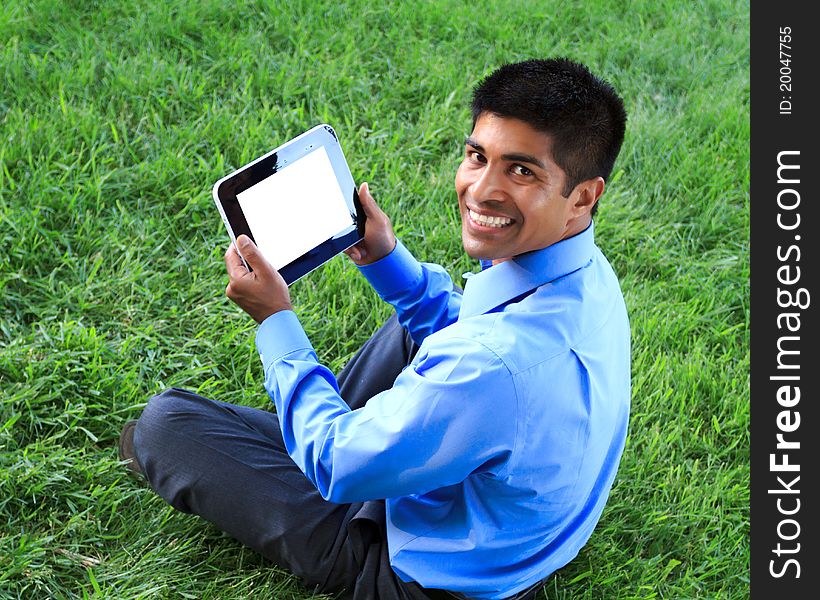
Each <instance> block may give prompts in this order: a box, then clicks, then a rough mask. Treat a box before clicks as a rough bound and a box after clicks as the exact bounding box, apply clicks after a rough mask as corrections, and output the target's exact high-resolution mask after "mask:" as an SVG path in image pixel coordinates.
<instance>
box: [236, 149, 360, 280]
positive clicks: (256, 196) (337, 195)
mask: <svg viewBox="0 0 820 600" xmlns="http://www.w3.org/2000/svg"><path fill="white" fill-rule="evenodd" d="M236 198H237V200H238V201H239V206H240V207H241V208H242V212H243V213H244V214H245V218H246V219H247V223H248V227H249V228H250V230H251V233H252V234H253V239H254V241H255V242H256V245H257V246H258V247H259V250H260V252H262V255H263V256H264V257H265V258H267V259H268V261H270V262H271V264H272V265H273V266H274V268H276V269H281V268H282V267H284V266H285V265H287V264H289V263H290V262H292V261H294V260H296V259H297V258H299V257H300V256H302V255H303V254H305V253H307V252H308V251H310V250H312V249H313V248H315V247H316V246H318V245H319V244H321V243H322V242H324V241H326V240H328V239H330V238H331V237H333V236H334V235H336V234H337V233H339V232H340V231H342V230H344V229H345V228H348V227H350V226H352V225H354V217H355V215H351V214H350V211H349V210H348V208H347V205H346V203H345V198H344V196H342V192H341V189H340V188H339V184H338V183H337V181H336V176H335V175H334V172H333V165H331V163H330V158H329V157H328V155H327V151H326V150H325V148H324V146H319V147H318V148H316V149H315V150H313V151H312V152H310V153H309V154H306V155H305V156H303V157H302V158H300V159H299V160H297V161H295V162H293V163H292V164H290V165H288V166H287V167H285V168H283V169H280V170H278V171H276V172H275V173H274V174H273V175H271V176H270V177H268V178H267V179H263V180H262V181H260V182H259V183H257V184H256V185H254V186H252V187H249V188H248V189H246V190H245V191H243V192H240V193H238V194H237V195H236ZM305 223H310V228H309V229H308V228H305V227H300V225H303V224H305ZM306 231H307V232H308V233H309V235H305V232H306Z"/></svg>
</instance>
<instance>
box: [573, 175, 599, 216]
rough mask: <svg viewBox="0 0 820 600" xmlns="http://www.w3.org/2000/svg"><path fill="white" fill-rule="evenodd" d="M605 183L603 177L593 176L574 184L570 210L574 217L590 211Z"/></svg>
mask: <svg viewBox="0 0 820 600" xmlns="http://www.w3.org/2000/svg"><path fill="white" fill-rule="evenodd" d="M605 185H606V184H605V183H604V178H603V177H593V178H592V179H587V180H586V181H582V182H581V183H579V184H578V185H576V186H575V190H574V192H575V193H574V194H573V196H574V198H573V200H574V202H573V205H572V211H573V213H574V215H575V216H576V217H580V216H582V215H584V214H590V213H591V212H592V209H593V208H594V207H595V204H596V203H597V202H598V198H600V197H601V194H603V193H604V187H605Z"/></svg>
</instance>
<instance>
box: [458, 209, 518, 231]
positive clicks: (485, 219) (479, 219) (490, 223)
mask: <svg viewBox="0 0 820 600" xmlns="http://www.w3.org/2000/svg"><path fill="white" fill-rule="evenodd" d="M467 210H468V211H469V215H470V219H472V220H473V221H475V222H476V223H478V224H479V225H483V226H484V227H498V228H500V227H507V226H508V225H512V222H513V220H512V219H510V218H509V217H491V216H489V215H480V214H478V213H477V212H475V211H474V210H472V209H467Z"/></svg>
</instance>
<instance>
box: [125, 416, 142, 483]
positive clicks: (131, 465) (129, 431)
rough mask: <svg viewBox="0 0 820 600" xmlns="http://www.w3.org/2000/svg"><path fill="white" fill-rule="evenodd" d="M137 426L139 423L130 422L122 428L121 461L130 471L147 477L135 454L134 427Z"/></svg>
mask: <svg viewBox="0 0 820 600" xmlns="http://www.w3.org/2000/svg"><path fill="white" fill-rule="evenodd" d="M136 426H137V421H136V420H133V421H128V422H127V423H126V424H125V425H123V427H122V431H121V432H120V460H121V461H123V462H125V461H127V462H125V466H126V468H128V470H130V471H132V472H134V473H136V474H138V475H143V476H144V475H145V472H144V471H143V470H142V465H140V464H139V462H138V461H137V456H136V455H135V454H134V427H136Z"/></svg>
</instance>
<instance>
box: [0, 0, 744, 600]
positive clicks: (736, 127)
mask: <svg viewBox="0 0 820 600" xmlns="http://www.w3.org/2000/svg"><path fill="white" fill-rule="evenodd" d="M555 55H564V56H569V57H571V58H574V59H577V60H580V61H582V62H585V63H586V64H588V65H589V66H590V67H591V69H592V70H593V71H594V72H596V73H598V74H600V75H602V76H603V77H605V78H606V79H608V80H609V81H611V82H612V83H613V85H615V87H616V88H617V89H618V90H619V91H620V92H621V93H622V95H623V97H624V100H625V103H626V107H627V111H628V113H629V124H628V128H627V137H626V141H625V143H624V148H623V151H622V153H621V156H620V158H619V160H618V162H617V164H616V166H615V171H614V172H613V176H612V178H611V180H610V182H609V183H608V186H607V190H606V192H605V194H604V196H603V198H602V200H601V205H600V209H599V212H598V216H597V219H596V236H597V242H598V245H599V246H600V247H601V248H602V249H603V251H604V252H605V254H606V255H607V256H608V257H609V259H610V261H611V263H612V265H613V267H614V268H615V271H616V272H617V273H618V275H619V277H620V279H621V283H622V287H623V290H624V295H625V298H626V302H627V306H628V309H629V313H630V319H631V325H632V331H633V404H632V417H631V422H630V434H629V438H628V440H627V446H626V450H625V453H624V457H623V462H622V464H621V468H620V471H619V474H618V477H617V479H616V482H615V485H614V488H613V490H612V495H611V498H610V501H609V503H608V505H607V508H606V510H605V512H604V514H603V517H602V519H601V521H600V523H599V525H598V528H597V529H596V531H595V532H594V534H593V536H592V538H591V539H590V541H589V543H588V544H587V546H586V547H585V548H584V549H583V550H582V551H581V553H580V554H579V555H578V557H577V558H576V559H575V560H574V561H572V562H571V563H570V564H569V565H567V566H566V567H565V568H563V569H561V570H560V571H558V572H557V573H556V574H555V575H554V576H553V577H552V578H551V579H550V580H549V582H548V584H547V585H546V587H545V589H544V591H543V593H542V594H540V595H539V598H541V599H543V598H549V599H567V600H568V599H582V598H583V599H612V598H698V599H700V598H720V599H723V598H730V599H735V598H737V599H741V598H746V597H748V595H749V573H748V569H749V539H748V538H749V464H748V463H749V400H748V398H749V241H748V239H749V169H748V164H749V4H748V2H722V1H718V0H704V1H695V2H688V3H680V2H673V1H671V0H657V1H652V2H649V1H642V0H621V1H614V0H613V1H606V0H596V1H590V2H547V1H542V2H534V1H533V2H524V1H506V2H503V1H488V2H483V3H467V2H455V1H449V2H412V3H411V2H406V3H404V2H392V3H384V4H382V3H372V2H367V1H365V0H350V1H344V2H341V1H340V2H329V1H327V2H319V1H294V2H264V1H256V2H250V1H243V2H227V1H225V2H213V1H210V0H202V1H200V2H195V3H194V2H176V1H174V2H159V1H157V2H144V1H139V0H137V1H131V2H124V1H113V0H112V1H110V2H103V1H100V2H86V1H80V0H72V1H68V0H66V1H64V2H53V1H42V0H40V1H22V0H10V1H9V2H5V3H4V6H3V8H2V9H0V86H1V87H0V248H1V249H2V251H1V252H0V523H2V525H0V598H25V599H41V598H106V599H107V598H114V599H132V598H216V599H232V598H295V599H305V598H310V597H312V596H311V593H310V592H308V591H306V590H305V589H304V588H303V587H301V585H300V584H299V582H298V581H297V580H296V579H295V578H293V577H291V576H289V575H288V574H286V573H284V572H283V571H281V570H278V569H276V568H274V567H272V566H270V565H269V564H267V563H265V562H264V561H263V560H262V559H260V558H259V557H257V556H256V555H254V553H253V552H251V551H249V550H246V549H243V548H242V547H241V546H240V545H239V544H238V543H237V542H235V541H234V540H232V539H230V538H228V537H226V536H224V535H222V534H220V533H219V532H218V531H217V530H215V529H214V528H213V527H211V526H210V525H208V524H207V523H205V522H203V521H201V520H199V519H197V518H195V517H191V516H188V515H183V514H180V513H176V512H174V511H173V510H172V509H170V508H168V507H167V506H166V505H165V504H164V503H163V501H161V500H160V499H159V498H157V497H156V496H154V495H153V493H152V492H150V490H148V489H147V488H145V487H144V486H141V485H140V484H139V483H138V482H137V481H136V480H134V479H132V478H130V477H129V476H127V475H126V471H125V469H124V468H123V467H122V465H120V464H119V462H118V460H117V451H116V441H117V436H118V434H119V430H120V428H121V426H122V424H123V422H124V421H125V420H127V419H129V418H133V417H135V416H136V415H138V414H139V412H140V410H141V408H142V407H143V406H144V404H145V402H146V400H147V398H148V397H150V396H151V395H152V394H154V393H156V392H158V391H160V390H162V389H164V388H166V387H169V386H182V387H187V388H190V389H193V390H195V391H197V392H199V393H202V394H205V395H208V396H211V397H214V398H217V399H220V400H225V401H231V402H236V403H242V404H247V405H252V406H258V407H264V406H268V404H269V402H268V399H267V397H266V396H265V393H264V390H263V387H262V372H261V365H260V363H259V360H258V357H257V355H256V352H255V349H254V345H253V334H254V325H253V323H252V321H251V320H250V319H249V318H248V317H246V316H245V315H244V313H242V312H241V311H240V310H239V309H238V308H237V307H236V306H235V305H233V304H232V303H231V302H230V301H228V300H227V299H226V298H225V296H224V288H225V284H226V283H227V277H226V275H225V273H224V266H223V264H222V254H223V252H224V250H225V247H226V245H227V239H228V238H227V234H226V232H225V230H224V227H223V225H222V222H221V220H220V218H219V215H218V213H217V211H216V208H215V206H214V203H213V200H212V198H211V186H212V185H213V183H214V182H215V181H216V180H217V179H219V178H220V177H222V176H223V175H225V174H227V173H228V172H230V171H231V170H233V169H234V168H236V167H238V166H240V165H243V164H245V163H246V162H248V161H250V160H251V159H253V158H255V157H257V156H259V155H260V154H262V153H264V152H266V151H268V150H270V149H272V148H273V147H274V146H276V145H278V144H279V143H281V142H283V141H284V140H286V139H288V138H289V137H292V136H293V135H296V134H298V133H300V132H302V131H304V130H306V129H308V128H309V127H312V126H313V125H315V124H317V123H321V122H326V123H330V124H331V125H333V126H334V127H335V128H336V131H337V133H338V135H339V138H340V140H341V142H342V145H343V147H344V149H345V155H346V157H347V159H348V162H349V164H350V167H351V170H352V172H353V176H354V178H355V179H356V181H357V182H361V181H365V180H367V181H369V182H370V184H371V190H372V192H373V194H374V196H375V197H376V199H377V201H379V203H380V204H381V206H382V207H383V208H384V210H385V211H386V212H387V213H388V214H389V215H390V216H391V218H392V220H393V223H394V224H395V226H396V230H397V233H398V235H399V236H400V237H401V239H402V240H403V241H404V242H405V244H406V245H407V246H408V247H409V248H410V249H411V250H412V251H413V252H414V253H415V254H416V255H417V256H419V257H420V258H422V259H423V260H427V261H431V262H437V263H440V264H442V265H443V266H444V267H445V268H446V269H447V270H448V272H450V273H451V274H452V275H453V277H454V278H458V279H459V280H460V276H461V274H462V273H464V272H466V271H470V270H475V269H476V267H477V265H476V264H475V263H474V262H473V261H472V260H470V259H469V257H467V256H466V255H465V254H464V253H463V251H462V248H461V244H460V239H459V235H458V232H459V229H458V228H459V225H458V220H459V219H458V214H457V210H456V202H455V194H454V191H453V177H454V174H455V169H456V166H457V164H458V162H459V160H460V156H461V153H462V143H463V139H464V136H465V135H466V134H468V133H469V126H470V119H469V112H468V102H469V97H470V92H471V88H472V86H473V85H475V83H476V82H477V81H478V80H479V79H480V78H481V77H482V76H483V75H485V74H487V73H488V72H489V71H491V70H492V69H493V68H495V67H497V66H499V65H500V64H502V63H503V62H507V61H514V60H519V59H524V58H529V57H545V56H555ZM291 292H292V297H293V300H294V304H295V305H296V307H297V308H296V310H297V314H298V315H299V317H300V319H301V321H302V323H303V324H304V326H305V329H306V331H307V332H308V335H309V336H310V338H311V340H312V342H313V344H314V346H315V347H316V349H317V352H318V353H319V355H320V358H321V359H322V360H323V361H324V362H325V363H326V364H327V365H328V366H329V367H331V368H332V369H334V370H338V369H340V368H341V366H342V365H343V364H344V363H345V361H346V360H347V359H348V358H349V357H350V356H351V355H352V353H353V352H354V351H355V349H356V348H357V347H358V346H359V345H360V344H361V343H362V342H363V341H364V340H366V339H367V337H368V336H369V335H370V333H372V331H373V330H375V328H376V327H377V326H378V325H379V324H380V323H381V322H382V321H383V320H384V319H385V318H387V316H388V315H389V311H390V308H389V307H388V306H386V305H384V304H382V303H381V302H380V301H379V300H378V299H377V298H376V296H375V294H374V293H373V292H372V290H371V289H370V288H369V286H368V285H367V284H366V282H365V281H364V279H363V278H362V277H361V276H360V275H359V274H358V272H357V270H356V269H355V268H354V267H353V266H352V264H350V263H349V261H348V260H347V259H345V258H344V257H343V256H339V257H336V258H335V259H333V260H332V261H331V262H329V263H328V264H326V265H325V266H323V267H321V268H320V269H319V270H317V271H315V272H314V273H312V274H311V275H309V276H308V277H307V278H305V279H303V280H301V281H299V282H297V283H295V284H294V286H293V287H292V290H291Z"/></svg>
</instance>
